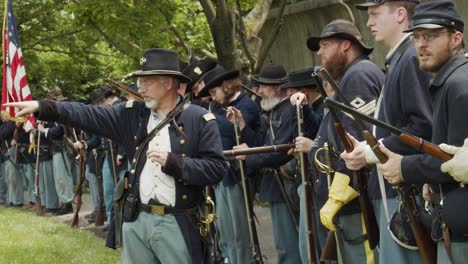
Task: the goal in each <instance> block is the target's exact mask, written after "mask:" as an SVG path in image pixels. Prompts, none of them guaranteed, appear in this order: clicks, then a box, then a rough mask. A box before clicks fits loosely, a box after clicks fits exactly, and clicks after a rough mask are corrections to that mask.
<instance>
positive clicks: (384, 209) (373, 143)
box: [7, 0, 468, 263]
mask: <svg viewBox="0 0 468 264" xmlns="http://www.w3.org/2000/svg"><path fill="white" fill-rule="evenodd" d="M357 7H358V8H359V9H362V10H366V11H367V13H368V15H369V19H368V22H367V25H368V27H369V28H370V30H371V32H372V34H373V36H374V38H375V40H376V41H377V42H379V43H382V44H383V45H385V46H387V47H388V48H389V49H390V51H389V53H388V54H387V57H386V63H385V70H384V71H383V70H381V69H380V68H379V67H377V66H376V65H375V64H374V63H372V62H371V61H370V60H369V55H371V53H372V51H373V49H372V48H371V47H368V46H367V45H366V44H365V43H364V42H363V40H362V37H361V34H360V32H359V30H358V29H357V28H356V27H355V26H354V25H353V24H352V23H351V22H349V21H347V20H343V19H338V20H334V21H332V22H330V23H329V24H327V25H326V26H325V27H324V28H323V30H322V33H321V34H320V35H319V36H312V37H310V38H308V40H307V42H306V43H305V44H306V45H307V47H308V48H309V49H310V50H311V51H313V52H317V54H318V55H319V57H320V62H321V65H320V66H321V67H318V68H315V69H313V68H310V69H305V70H299V71H295V72H291V73H289V74H287V73H286V71H285V69H284V67H283V66H281V65H279V64H267V65H264V67H263V68H262V69H261V72H260V73H259V75H256V76H253V78H252V79H253V80H252V88H251V90H250V89H249V91H248V92H247V93H246V92H244V86H243V85H242V83H241V81H240V76H239V71H237V70H228V69H225V68H224V67H222V66H221V65H219V64H217V63H216V62H214V61H210V60H203V61H197V62H194V63H192V64H190V65H189V66H188V67H186V68H185V70H183V71H182V70H181V69H182V68H181V66H180V60H179V57H178V55H177V53H175V52H174V51H171V50H167V49H160V48H156V49H150V50H147V51H145V52H144V54H143V58H142V59H141V61H140V65H141V68H140V70H139V71H136V72H133V73H132V74H131V76H132V77H134V78H136V80H137V86H138V92H139V93H140V94H141V98H139V100H141V101H138V100H130V101H127V102H115V103H114V101H112V102H111V103H109V104H108V105H107V106H105V107H100V106H93V105H84V104H80V103H74V102H61V101H49V100H40V101H33V102H23V103H12V104H8V105H7V106H8V107H18V108H20V109H21V111H20V112H19V113H18V115H20V116H21V115H24V114H28V113H35V115H36V117H37V118H38V119H39V120H44V121H48V122H58V123H61V124H64V125H67V126H72V127H76V128H80V129H82V130H84V131H86V132H88V133H92V134H95V135H97V136H101V137H105V138H108V139H110V140H112V142H116V143H117V144H119V145H120V146H121V148H122V149H123V150H124V152H123V153H125V154H126V155H125V156H126V157H128V158H129V165H130V166H129V168H128V170H127V172H125V173H122V175H119V176H118V178H119V182H118V184H117V185H116V186H115V188H112V189H113V192H114V193H113V198H112V199H113V200H112V203H111V204H110V205H109V207H108V208H113V210H111V211H109V212H108V219H109V220H110V224H111V227H112V228H110V229H109V237H108V240H107V246H109V247H113V248H115V247H119V246H121V247H122V262H123V263H213V262H216V261H218V263H222V262H225V263H250V262H254V263H264V262H265V260H264V259H263V257H262V255H261V253H260V250H259V247H258V237H257V234H256V231H255V222H254V216H253V210H252V202H253V201H252V200H253V199H251V198H249V197H253V196H256V197H257V198H258V199H259V200H261V201H262V202H268V204H269V209H270V212H271V219H272V223H273V234H274V240H275V241H274V242H275V246H276V251H277V254H278V261H279V263H318V262H320V261H324V262H330V263H332V262H339V263H463V262H464V261H465V259H466V258H467V257H468V243H466V234H468V219H467V216H468V215H466V214H465V213H464V210H463V208H464V205H463V203H464V200H465V198H466V197H467V196H468V192H467V191H466V189H465V186H464V184H465V183H466V182H468V173H467V172H468V165H467V163H466V162H465V161H466V156H467V155H468V154H467V153H468V142H465V143H466V144H465V146H463V147H460V146H461V145H462V144H463V141H464V139H465V138H466V137H467V136H468V127H467V126H466V122H464V116H463V115H464V113H465V112H464V110H465V108H466V105H468V104H467V102H466V100H467V98H468V89H466V88H465V87H464V80H465V78H466V71H467V70H468V68H467V67H468V64H467V63H468V59H466V58H465V56H464V54H463V51H464V42H463V29H464V22H463V20H462V19H461V17H460V15H459V13H458V11H457V10H456V8H455V6H454V4H453V2H452V1H445V0H444V1H432V2H427V3H421V4H419V2H418V1H416V0H399V1H391V0H368V1H367V2H365V3H362V4H358V5H357ZM324 69H325V70H326V71H325V70H324ZM317 75H320V77H321V78H318V77H316V76H317ZM312 76H314V78H312ZM248 93H251V94H253V95H254V96H253V97H250V98H249V96H248ZM189 100H190V101H191V103H188V101H189ZM332 105H338V106H339V105H345V106H348V107H350V108H351V109H354V110H353V111H357V112H359V113H362V114H364V115H368V116H373V117H374V118H375V119H377V120H380V121H383V122H385V124H387V125H388V124H389V125H392V126H394V127H397V128H399V129H401V130H403V131H404V132H405V133H407V134H408V135H410V137H412V138H416V139H417V144H416V148H414V146H411V145H408V143H407V141H405V140H404V137H403V136H402V135H395V134H392V133H394V132H392V131H390V130H388V128H383V127H382V125H378V123H376V122H375V121H372V122H373V123H364V122H362V120H361V119H360V118H359V116H357V115H356V114H351V113H345V110H343V111H338V110H337V109H335V107H336V108H337V106H333V107H332ZM325 107H327V109H325ZM341 109H343V108H341ZM301 112H302V113H301ZM370 120H371V119H368V121H369V122H371V121H370ZM122 124H125V126H122ZM301 124H303V126H301ZM387 127H388V126H387ZM377 140H378V141H377ZM292 142H294V145H293V148H292V149H291V150H290V151H289V152H285V151H277V147H278V146H281V145H284V144H288V143H292ZM405 142H406V143H405ZM425 142H426V143H427V142H432V143H434V144H442V143H445V144H442V145H441V146H440V148H441V149H442V150H443V151H444V152H442V151H440V149H438V148H437V147H434V148H433V149H436V151H435V152H431V151H428V150H427V146H428V144H426V143H425ZM262 146H275V147H274V148H273V151H270V152H260V151H255V149H256V148H255V147H262ZM430 146H432V145H430ZM278 149H279V147H278ZM223 150H224V151H231V150H234V152H236V153H246V151H247V150H251V151H253V152H255V153H254V154H248V155H244V154H239V155H235V158H231V157H224V156H223ZM242 151H244V152H242ZM437 151H439V152H437ZM224 153H226V152H224ZM434 153H436V154H434ZM437 153H438V154H440V155H437ZM441 153H442V154H441ZM447 154H450V155H454V157H453V159H451V160H450V161H448V162H445V161H447V160H448V159H450V158H451V156H450V158H440V157H441V156H444V155H447ZM301 155H302V156H301ZM303 155H307V157H308V159H305V160H306V161H304V159H303V158H302V157H304V156H303ZM437 157H439V158H437ZM301 160H302V161H303V163H302V164H301ZM304 162H306V163H307V162H308V165H309V168H310V169H309V170H306V175H302V176H304V177H301V173H304V172H303V171H304V170H302V168H303V166H304ZM299 168H301V170H300V169H299ZM114 175H115V174H114ZM115 177H117V176H115ZM302 179H304V182H302ZM310 182H312V183H313V184H312V188H308V187H310V184H309V183H310ZM247 183H248V184H247ZM206 186H212V187H213V190H214V196H215V197H214V198H215V201H216V203H215V209H216V214H217V216H218V218H217V219H216V220H215V228H214V230H211V232H212V234H213V233H215V234H216V235H215V237H211V238H210V237H209V236H208V235H207V233H206V232H204V225H205V224H210V223H211V221H212V220H214V215H213V214H212V213H210V209H213V208H209V207H210V206H205V205H207V204H208V203H206V204H205V200H207V199H205V198H206V197H207V196H208V193H209V192H210V190H211V189H210V188H207V189H206V188H205V187H206ZM310 193H312V196H310V195H309V194H310ZM306 197H307V198H306ZM246 201H247V202H246ZM106 207H107V202H106ZM201 207H203V209H204V210H202V211H200V208H201ZM109 210H110V209H109ZM306 219H307V221H306ZM311 233H313V236H312V237H311V236H310V234H311ZM213 240H214V241H215V242H213ZM333 241H334V242H333ZM210 242H211V244H210ZM311 245H312V246H311ZM333 246H334V248H333ZM436 246H437V247H436ZM218 251H219V254H218ZM330 252H331V253H330ZM219 255H220V256H221V257H222V258H218V256H219ZM334 255H335V256H334Z"/></svg>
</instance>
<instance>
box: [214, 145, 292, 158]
mask: <svg viewBox="0 0 468 264" xmlns="http://www.w3.org/2000/svg"><path fill="white" fill-rule="evenodd" d="M294 147H295V145H294V144H292V143H291V144H280V145H273V146H264V147H255V148H245V149H231V150H225V151H223V155H224V156H225V157H230V156H240V155H251V154H259V153H271V152H287V151H289V150H290V149H293V148H294Z"/></svg>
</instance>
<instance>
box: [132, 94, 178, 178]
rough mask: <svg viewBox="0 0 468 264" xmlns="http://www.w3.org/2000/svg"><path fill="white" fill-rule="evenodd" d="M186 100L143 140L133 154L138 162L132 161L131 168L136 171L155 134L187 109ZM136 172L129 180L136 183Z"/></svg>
mask: <svg viewBox="0 0 468 264" xmlns="http://www.w3.org/2000/svg"><path fill="white" fill-rule="evenodd" d="M185 109H186V108H185V101H182V102H181V103H179V104H178V105H177V106H176V107H175V108H174V109H173V110H172V111H171V112H169V113H168V114H167V115H166V118H164V119H163V120H162V121H161V122H160V123H159V124H158V125H157V126H156V127H155V128H154V129H153V130H152V131H151V132H150V133H149V134H148V135H147V136H146V137H145V139H144V140H143V142H141V144H140V145H139V146H138V150H137V152H136V153H135V155H134V156H133V157H134V159H136V160H137V162H135V163H132V167H131V170H134V171H136V166H137V164H138V161H139V160H140V156H141V154H142V153H143V151H144V149H145V147H146V145H148V143H149V142H150V141H151V140H152V139H153V138H154V136H155V135H156V134H157V133H158V132H159V131H160V130H161V129H163V128H164V127H165V126H166V125H167V124H168V123H169V122H170V121H171V120H172V119H173V118H175V117H176V116H178V115H179V114H180V113H182V112H183V111H184V110H185ZM134 175H135V174H132V175H131V176H130V177H131V178H130V179H129V182H130V183H132V184H133V183H134V181H135V178H136V177H134Z"/></svg>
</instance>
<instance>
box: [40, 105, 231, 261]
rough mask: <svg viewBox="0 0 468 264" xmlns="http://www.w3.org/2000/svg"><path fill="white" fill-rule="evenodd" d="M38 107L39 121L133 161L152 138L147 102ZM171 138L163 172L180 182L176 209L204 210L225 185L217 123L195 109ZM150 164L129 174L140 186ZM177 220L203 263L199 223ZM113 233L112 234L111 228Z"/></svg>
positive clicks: (174, 124) (176, 124)
mask: <svg viewBox="0 0 468 264" xmlns="http://www.w3.org/2000/svg"><path fill="white" fill-rule="evenodd" d="M39 105H40V106H39V113H38V114H37V116H38V118H39V119H41V120H51V121H52V120H53V121H57V122H60V123H63V124H65V125H67V126H71V127H77V128H82V129H84V130H85V131H89V132H91V133H94V134H96V135H99V136H102V137H106V138H109V139H111V140H113V141H115V142H117V143H119V144H121V145H122V146H123V147H124V149H125V151H126V153H127V154H128V155H129V157H133V156H134V154H135V152H136V150H137V149H138V148H139V147H140V146H139V144H140V143H141V142H142V141H143V140H144V138H145V137H146V136H147V135H148V131H146V126H147V123H148V118H149V116H150V110H149V109H148V108H146V106H145V104H144V103H143V102H133V101H129V102H127V103H122V104H118V105H113V106H111V107H99V106H91V105H84V104H81V103H65V102H54V101H40V103H39ZM169 135H170V141H171V150H172V151H171V152H170V153H169V155H168V157H167V161H166V165H165V166H164V167H163V168H162V169H163V172H164V173H166V174H168V175H171V176H173V177H174V178H175V183H176V203H175V206H174V207H175V208H179V209H183V208H193V207H199V206H200V205H201V204H202V201H203V189H204V186H206V185H212V184H216V183H218V182H219V181H221V179H222V176H223V175H224V174H225V170H226V163H225V160H224V156H223V154H222V145H221V139H220V135H219V131H218V128H217V125H216V122H215V121H214V120H212V119H211V118H210V116H209V115H207V111H206V110H204V109H202V108H200V107H198V106H194V105H190V106H188V109H186V110H185V111H184V112H182V113H181V114H179V115H178V116H177V117H175V119H174V120H173V121H171V122H170V126H169ZM145 148H146V149H147V146H146V147H145ZM143 153H145V152H143ZM143 157H145V155H143ZM145 162H146V159H140V160H139V161H137V160H134V159H132V163H137V164H136V165H137V166H136V170H135V171H130V174H131V177H134V178H135V180H136V182H135V184H137V183H138V179H139V175H140V172H141V170H142V169H143V166H144V163H145ZM134 186H135V185H134ZM175 217H176V219H177V222H178V224H179V227H180V228H181V231H182V234H183V236H184V239H185V241H186V244H187V247H188V249H189V252H190V253H191V255H192V262H193V263H202V257H203V256H202V252H203V242H202V239H201V236H200V233H199V230H198V227H197V225H196V220H195V219H193V217H191V216H187V215H176V216H175ZM110 230H113V228H112V227H110ZM110 233H111V232H110ZM109 246H112V245H109Z"/></svg>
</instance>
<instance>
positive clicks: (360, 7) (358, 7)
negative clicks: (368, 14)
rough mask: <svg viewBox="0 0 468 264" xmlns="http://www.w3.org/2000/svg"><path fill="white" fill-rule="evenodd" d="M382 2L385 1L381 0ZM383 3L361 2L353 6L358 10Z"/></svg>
mask: <svg viewBox="0 0 468 264" xmlns="http://www.w3.org/2000/svg"><path fill="white" fill-rule="evenodd" d="M383 3H385V2H383ZM383 3H362V4H356V5H354V6H355V7H356V8H357V9H359V10H367V8H369V7H371V6H378V5H381V4H383Z"/></svg>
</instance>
